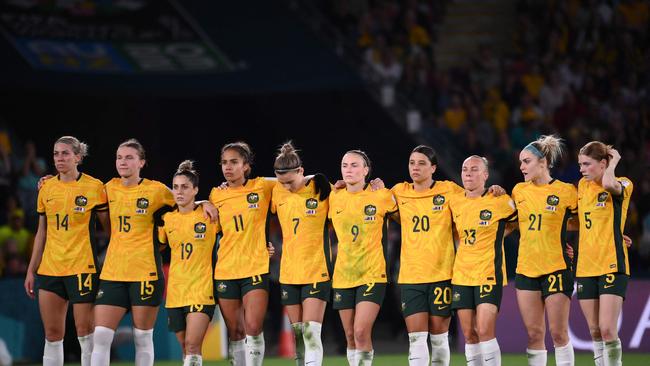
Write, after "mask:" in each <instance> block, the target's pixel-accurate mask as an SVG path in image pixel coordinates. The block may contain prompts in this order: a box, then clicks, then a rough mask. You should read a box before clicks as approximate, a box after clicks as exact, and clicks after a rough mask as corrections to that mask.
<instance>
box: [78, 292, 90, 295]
mask: <svg viewBox="0 0 650 366" xmlns="http://www.w3.org/2000/svg"><path fill="white" fill-rule="evenodd" d="M89 293H90V291H88V292H80V293H79V296H86V295H88V294H89Z"/></svg>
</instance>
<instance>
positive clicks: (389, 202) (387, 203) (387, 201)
mask: <svg viewBox="0 0 650 366" xmlns="http://www.w3.org/2000/svg"><path fill="white" fill-rule="evenodd" d="M383 193H384V197H383V204H384V207H385V211H386V213H388V214H392V213H394V212H396V211H397V201H396V200H395V197H394V196H393V193H392V192H391V191H389V190H388V189H386V190H385V191H384V192H383Z"/></svg>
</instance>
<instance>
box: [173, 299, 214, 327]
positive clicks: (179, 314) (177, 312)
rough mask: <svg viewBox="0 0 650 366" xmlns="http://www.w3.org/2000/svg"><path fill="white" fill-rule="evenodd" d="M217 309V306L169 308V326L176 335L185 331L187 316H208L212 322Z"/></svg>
mask: <svg viewBox="0 0 650 366" xmlns="http://www.w3.org/2000/svg"><path fill="white" fill-rule="evenodd" d="M216 307H217V306H216V305H190V306H183V307H180V308H168V309H167V314H168V315H169V317H168V319H167V326H168V327H169V330H170V331H172V332H174V333H176V332H180V331H183V330H185V327H186V319H187V314H189V313H203V314H206V315H207V316H208V317H209V318H210V321H212V316H213V315H214V309H215V308H216Z"/></svg>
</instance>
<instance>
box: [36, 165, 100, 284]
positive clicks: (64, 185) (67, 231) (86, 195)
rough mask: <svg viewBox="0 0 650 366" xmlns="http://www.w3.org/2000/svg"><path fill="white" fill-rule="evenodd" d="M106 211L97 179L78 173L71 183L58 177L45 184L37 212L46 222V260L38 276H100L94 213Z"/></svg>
mask: <svg viewBox="0 0 650 366" xmlns="http://www.w3.org/2000/svg"><path fill="white" fill-rule="evenodd" d="M107 209H108V205H107V204H106V192H105V191H104V185H103V184H102V182H101V181H99V180H98V179H95V178H93V177H91V176H89V175H87V174H83V173H79V177H78V178H77V180H75V181H72V182H62V181H61V179H60V177H59V176H58V175H57V176H56V177H54V178H51V179H48V180H46V181H45V182H44V183H43V186H42V187H41V190H40V191H39V192H38V202H37V212H38V213H39V214H40V215H45V217H46V219H47V236H46V238H45V247H44V249H43V258H42V260H41V264H40V265H39V267H38V270H37V273H38V274H40V275H46V276H71V275H76V274H80V273H97V264H96V262H95V244H94V243H93V241H94V231H95V212H96V211H102V210H107Z"/></svg>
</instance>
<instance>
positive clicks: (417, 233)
mask: <svg viewBox="0 0 650 366" xmlns="http://www.w3.org/2000/svg"><path fill="white" fill-rule="evenodd" d="M437 165H438V158H437V156H436V152H435V151H434V150H433V149H432V148H431V147H429V146H426V145H420V146H417V147H416V148H414V149H413V151H412V152H411V155H410V157H409V165H408V168H409V175H410V177H411V179H412V181H413V183H408V182H404V183H399V184H397V185H395V186H394V187H393V189H392V192H393V195H395V198H396V199H397V204H398V206H399V214H396V215H394V217H395V216H397V217H399V220H398V221H399V222H400V224H401V226H402V249H401V255H400V263H401V265H400V273H399V277H398V283H399V285H400V292H401V298H402V313H403V315H404V320H405V322H406V328H407V330H408V332H409V343H410V345H409V365H412V366H416V365H428V364H429V349H428V347H427V337H428V336H430V337H431V338H430V341H431V363H432V364H435V365H449V362H450V352H449V341H448V331H449V322H450V316H451V275H452V267H453V264H454V256H455V253H456V249H455V248H454V239H453V235H452V219H451V211H450V210H449V199H450V197H451V196H453V195H455V194H458V193H462V192H463V188H461V187H460V186H458V185H457V184H456V183H454V182H451V181H435V180H433V176H432V175H433V173H435V171H436V168H437ZM488 192H491V193H493V194H494V195H495V196H500V195H503V194H505V190H504V189H503V188H501V187H499V186H498V185H493V186H491V187H490V188H489V189H488ZM423 258H426V260H425V261H423ZM432 263H433V264H432Z"/></svg>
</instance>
